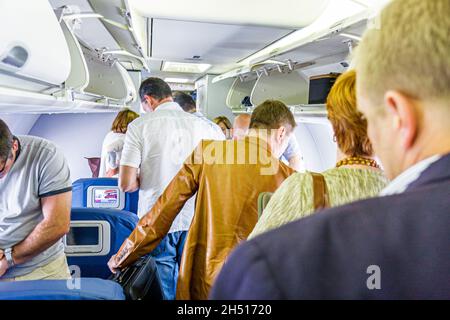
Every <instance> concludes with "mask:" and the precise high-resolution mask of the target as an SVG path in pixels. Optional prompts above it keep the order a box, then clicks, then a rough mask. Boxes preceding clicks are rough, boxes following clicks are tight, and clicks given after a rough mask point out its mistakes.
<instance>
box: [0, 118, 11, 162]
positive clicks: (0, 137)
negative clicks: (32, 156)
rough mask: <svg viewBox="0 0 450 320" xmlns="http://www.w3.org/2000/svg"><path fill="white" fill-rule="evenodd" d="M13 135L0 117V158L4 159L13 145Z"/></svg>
mask: <svg viewBox="0 0 450 320" xmlns="http://www.w3.org/2000/svg"><path fill="white" fill-rule="evenodd" d="M13 142H14V140H13V135H12V133H11V131H10V130H9V128H8V126H7V125H6V123H5V122H4V121H3V120H2V119H0V160H2V161H3V160H6V159H7V158H8V156H9V155H10V152H11V148H12V145H13Z"/></svg>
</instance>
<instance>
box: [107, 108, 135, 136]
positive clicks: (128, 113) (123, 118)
mask: <svg viewBox="0 0 450 320" xmlns="http://www.w3.org/2000/svg"><path fill="white" fill-rule="evenodd" d="M138 117H139V114H138V113H136V112H134V111H133V110H130V109H128V108H125V109H124V110H122V111H120V112H119V113H118V114H117V116H116V118H115V119H114V121H113V124H112V126H111V130H112V131H113V132H116V133H126V132H127V128H128V124H129V123H130V122H132V121H133V120H134V119H136V118H138Z"/></svg>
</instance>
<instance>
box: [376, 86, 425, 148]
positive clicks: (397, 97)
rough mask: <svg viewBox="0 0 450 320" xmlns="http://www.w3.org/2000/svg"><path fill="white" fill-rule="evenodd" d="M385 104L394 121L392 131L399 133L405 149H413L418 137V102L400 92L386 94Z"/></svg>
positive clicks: (391, 119)
mask: <svg viewBox="0 0 450 320" xmlns="http://www.w3.org/2000/svg"><path fill="white" fill-rule="evenodd" d="M384 102H385V106H386V108H387V111H388V112H389V115H390V117H389V119H390V121H392V124H391V125H392V129H393V130H394V131H397V132H398V133H399V135H400V139H401V143H402V146H403V148H404V149H409V148H411V146H412V145H413V144H414V141H415V139H416V136H417V130H418V122H419V119H418V116H419V115H418V112H417V105H416V102H415V101H414V99H412V98H411V97H409V96H407V95H405V94H403V93H401V92H399V91H388V92H386V94H385V96H384Z"/></svg>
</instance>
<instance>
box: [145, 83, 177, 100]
mask: <svg viewBox="0 0 450 320" xmlns="http://www.w3.org/2000/svg"><path fill="white" fill-rule="evenodd" d="M145 95H147V96H151V97H153V98H155V99H157V100H162V99H164V98H167V97H171V96H172V90H171V89H170V87H169V85H168V84H167V83H166V82H165V81H164V80H162V79H160V78H147V79H145V80H144V81H143V82H142V83H141V86H140V87H139V97H140V98H141V101H142V100H144V96H145Z"/></svg>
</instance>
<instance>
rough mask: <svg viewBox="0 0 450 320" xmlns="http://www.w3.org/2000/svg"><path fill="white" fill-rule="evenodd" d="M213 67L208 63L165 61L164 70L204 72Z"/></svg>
mask: <svg viewBox="0 0 450 320" xmlns="http://www.w3.org/2000/svg"><path fill="white" fill-rule="evenodd" d="M209 68H211V65H210V64H207V63H185V62H170V61H165V62H164V64H163V67H162V71H167V72H185V73H203V72H205V71H206V70H208V69H209Z"/></svg>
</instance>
